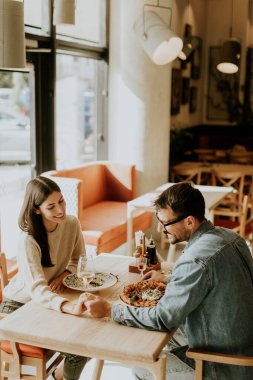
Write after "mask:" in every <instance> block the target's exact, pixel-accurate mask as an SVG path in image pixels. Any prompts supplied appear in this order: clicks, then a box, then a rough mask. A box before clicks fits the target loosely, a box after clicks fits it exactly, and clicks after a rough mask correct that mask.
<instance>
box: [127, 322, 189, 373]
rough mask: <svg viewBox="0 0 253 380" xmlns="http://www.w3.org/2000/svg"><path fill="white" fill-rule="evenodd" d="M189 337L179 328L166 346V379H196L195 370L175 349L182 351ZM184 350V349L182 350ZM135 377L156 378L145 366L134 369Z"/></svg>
mask: <svg viewBox="0 0 253 380" xmlns="http://www.w3.org/2000/svg"><path fill="white" fill-rule="evenodd" d="M186 345H187V339H186V336H185V334H184V331H183V330H182V329H181V328H179V329H178V330H177V331H176V332H175V334H174V335H173V337H172V339H171V340H170V342H169V343H168V345H167V347H166V355H167V359H166V379H168V380H194V379H195V371H194V370H193V368H192V367H191V366H190V365H192V364H191V362H189V365H188V364H186V363H185V362H184V361H182V360H180V359H179V357H178V356H177V355H175V354H174V353H173V351H175V352H177V351H180V350H181V348H182V349H183V347H186ZM182 351H183V350H182ZM133 372H134V375H135V378H136V379H138V380H154V377H153V375H152V373H151V372H150V371H148V370H147V369H145V368H134V370H133Z"/></svg>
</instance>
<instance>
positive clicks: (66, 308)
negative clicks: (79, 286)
mask: <svg viewBox="0 0 253 380" xmlns="http://www.w3.org/2000/svg"><path fill="white" fill-rule="evenodd" d="M84 294H85V293H82V294H81V295H80V296H79V298H78V301H77V303H74V302H70V301H65V302H63V303H62V305H61V311H62V312H63V313H67V314H73V315H81V314H82V313H83V312H84V311H85V310H86V306H85V304H84V302H83V301H84V299H83V295H84Z"/></svg>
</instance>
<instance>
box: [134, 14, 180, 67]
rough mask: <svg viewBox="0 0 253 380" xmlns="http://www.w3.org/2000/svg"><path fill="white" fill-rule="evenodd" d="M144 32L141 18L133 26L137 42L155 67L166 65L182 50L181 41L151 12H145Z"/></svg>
mask: <svg viewBox="0 0 253 380" xmlns="http://www.w3.org/2000/svg"><path fill="white" fill-rule="evenodd" d="M144 17H145V30H144V25H143V24H144V23H143V18H142V17H140V18H139V19H138V20H137V21H136V22H135V24H134V31H135V33H136V35H137V36H138V39H139V42H140V43H141V45H142V47H143V49H144V50H145V52H146V53H147V55H148V56H149V57H150V59H151V60H152V61H153V62H154V63H156V64H157V65H166V64H167V63H169V62H171V61H173V60H174V59H175V58H177V56H178V53H179V52H180V51H181V50H182V47H183V41H182V40H181V38H179V37H178V36H177V35H176V34H175V33H174V32H173V31H172V30H171V29H170V28H169V27H168V25H167V24H166V23H165V22H164V21H163V20H162V19H161V18H160V17H159V16H158V14H157V13H155V12H153V11H145V12H144Z"/></svg>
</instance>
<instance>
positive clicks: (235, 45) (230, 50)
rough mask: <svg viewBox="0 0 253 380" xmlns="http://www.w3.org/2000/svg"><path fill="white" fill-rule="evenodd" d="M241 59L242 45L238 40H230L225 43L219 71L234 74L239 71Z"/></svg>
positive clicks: (218, 67) (218, 66)
mask: <svg viewBox="0 0 253 380" xmlns="http://www.w3.org/2000/svg"><path fill="white" fill-rule="evenodd" d="M240 57H241V44H240V42H239V41H238V40H236V39H232V38H231V39H230V40H227V41H225V42H224V43H223V46H222V50H221V55H220V63H218V65H217V70H219V71H220V72H222V73H225V74H234V73H236V72H237V71H238V70H239V64H240Z"/></svg>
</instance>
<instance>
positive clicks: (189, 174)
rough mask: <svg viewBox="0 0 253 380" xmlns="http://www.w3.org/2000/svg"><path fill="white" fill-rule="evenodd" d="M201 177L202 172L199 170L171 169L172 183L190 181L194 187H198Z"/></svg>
mask: <svg viewBox="0 0 253 380" xmlns="http://www.w3.org/2000/svg"><path fill="white" fill-rule="evenodd" d="M201 175H202V171H201V169H200V168H194V169H178V168H172V169H171V181H172V182H184V181H191V182H194V183H195V184H196V185H200V184H201Z"/></svg>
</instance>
